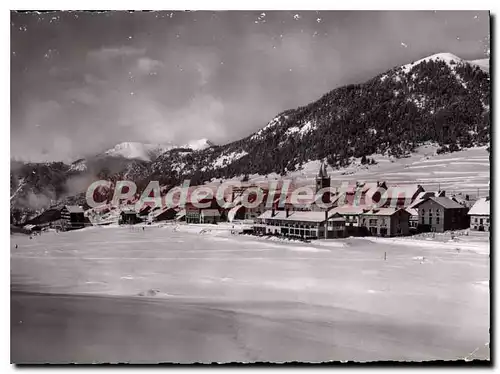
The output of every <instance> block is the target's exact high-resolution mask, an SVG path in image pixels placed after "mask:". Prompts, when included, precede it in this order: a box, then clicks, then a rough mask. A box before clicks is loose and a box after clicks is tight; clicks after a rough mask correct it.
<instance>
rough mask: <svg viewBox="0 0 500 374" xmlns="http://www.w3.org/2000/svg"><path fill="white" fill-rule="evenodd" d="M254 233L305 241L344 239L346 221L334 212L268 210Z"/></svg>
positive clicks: (260, 219) (258, 219) (258, 220)
mask: <svg viewBox="0 0 500 374" xmlns="http://www.w3.org/2000/svg"><path fill="white" fill-rule="evenodd" d="M254 232H255V233H256V234H262V235H284V236H292V237H300V238H304V239H318V238H327V239H328V238H343V237H344V236H345V219H344V217H342V216H341V215H340V214H338V213H334V212H328V211H325V212H304V211H290V210H286V211H282V210H280V211H278V210H274V209H273V210H268V211H266V212H264V213H263V214H261V215H260V216H259V217H258V218H257V220H256V223H255V224H254Z"/></svg>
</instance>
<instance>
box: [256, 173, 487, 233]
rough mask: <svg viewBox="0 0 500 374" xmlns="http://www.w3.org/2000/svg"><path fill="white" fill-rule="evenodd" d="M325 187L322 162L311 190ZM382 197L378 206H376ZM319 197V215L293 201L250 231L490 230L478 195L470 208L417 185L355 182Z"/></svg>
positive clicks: (269, 212)
mask: <svg viewBox="0 0 500 374" xmlns="http://www.w3.org/2000/svg"><path fill="white" fill-rule="evenodd" d="M325 187H330V178H329V177H328V175H327V173H326V168H325V167H324V166H321V167H320V171H319V173H318V175H317V177H316V192H319V191H320V190H321V189H323V188H325ZM376 194H378V196H377V195H376ZM368 197H370V199H368ZM381 198H383V199H384V202H383V204H377V202H380V201H381V200H380V199H381ZM322 200H327V201H329V202H330V203H331V205H330V207H328V208H327V209H325V210H324V212H323V213H321V212H318V211H317V210H321V209H319V208H317V207H310V208H309V209H308V211H303V209H302V208H299V209H297V208H296V207H294V206H292V205H288V206H287V205H285V207H284V208H283V209H281V211H280V210H279V208H278V207H276V208H273V209H271V210H267V211H265V212H263V213H262V214H261V215H259V216H258V217H257V219H256V223H255V226H254V231H255V233H256V234H259V235H283V236H291V237H297V238H304V239H310V238H338V237H345V236H366V235H371V236H382V237H383V236H404V235H410V234H411V233H417V232H444V231H448V230H460V229H466V228H469V227H470V229H471V230H478V231H489V230H490V211H489V198H482V199H479V200H478V201H477V202H476V203H475V204H474V205H473V206H472V208H471V209H470V210H469V208H468V207H467V206H466V205H465V204H461V203H459V201H458V200H457V199H456V198H454V197H452V198H449V197H447V196H446V194H445V191H437V192H434V191H425V190H424V188H423V187H422V186H421V185H408V186H404V187H401V186H395V187H389V186H387V184H386V183H385V182H374V183H358V184H356V185H355V186H353V188H351V189H348V190H347V191H344V192H343V193H342V194H339V195H333V196H332V195H331V194H330V195H329V196H327V197H326V198H323V199H322ZM368 201H369V202H370V203H368ZM374 203H375V204H374ZM379 205H380V206H379Z"/></svg>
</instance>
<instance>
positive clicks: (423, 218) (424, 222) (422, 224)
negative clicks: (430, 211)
mask: <svg viewBox="0 0 500 374" xmlns="http://www.w3.org/2000/svg"><path fill="white" fill-rule="evenodd" d="M424 223H425V221H424V216H422V225H423V224H424Z"/></svg>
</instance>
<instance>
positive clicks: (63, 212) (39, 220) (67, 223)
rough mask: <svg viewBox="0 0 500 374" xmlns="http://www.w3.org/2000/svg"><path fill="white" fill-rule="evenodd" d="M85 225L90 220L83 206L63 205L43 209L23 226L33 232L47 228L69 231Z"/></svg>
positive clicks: (88, 223)
mask: <svg viewBox="0 0 500 374" xmlns="http://www.w3.org/2000/svg"><path fill="white" fill-rule="evenodd" d="M86 225H90V222H89V220H88V219H87V217H85V212H84V210H83V207H81V206H78V205H63V206H57V207H52V208H50V209H47V210H45V211H44V212H43V213H42V214H40V215H38V216H37V217H35V218H33V219H31V220H29V221H28V222H27V223H26V225H24V227H23V228H24V229H25V230H27V231H35V232H36V231H41V230H44V229H47V228H53V229H56V230H61V231H69V230H77V229H81V228H83V227H85V226H86Z"/></svg>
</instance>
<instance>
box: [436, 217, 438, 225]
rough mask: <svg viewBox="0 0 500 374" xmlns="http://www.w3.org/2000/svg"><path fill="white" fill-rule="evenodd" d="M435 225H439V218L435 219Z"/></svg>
mask: <svg viewBox="0 0 500 374" xmlns="http://www.w3.org/2000/svg"><path fill="white" fill-rule="evenodd" d="M436 225H439V216H437V217H436Z"/></svg>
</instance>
